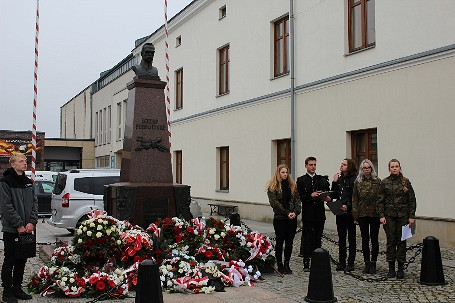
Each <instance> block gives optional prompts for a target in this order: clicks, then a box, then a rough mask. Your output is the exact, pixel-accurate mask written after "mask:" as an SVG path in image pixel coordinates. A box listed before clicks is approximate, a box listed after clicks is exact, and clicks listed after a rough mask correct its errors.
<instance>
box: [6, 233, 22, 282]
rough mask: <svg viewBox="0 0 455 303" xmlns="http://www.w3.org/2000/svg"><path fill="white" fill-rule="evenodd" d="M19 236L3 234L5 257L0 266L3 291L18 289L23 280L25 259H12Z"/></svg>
mask: <svg viewBox="0 0 455 303" xmlns="http://www.w3.org/2000/svg"><path fill="white" fill-rule="evenodd" d="M17 241H19V234H16V233H8V232H4V233H3V242H4V247H5V257H4V259H3V265H2V286H3V288H4V289H11V288H12V287H14V288H20V287H21V285H22V280H23V278H24V270H25V263H26V262H27V259H17V258H15V257H14V255H15V250H16V245H17Z"/></svg>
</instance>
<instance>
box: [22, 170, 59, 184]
mask: <svg viewBox="0 0 455 303" xmlns="http://www.w3.org/2000/svg"><path fill="white" fill-rule="evenodd" d="M57 174H58V173H57V172H55V171H49V170H36V171H35V178H36V179H35V180H41V181H52V182H55V180H57ZM25 175H26V176H27V177H29V178H30V179H31V178H32V171H31V170H27V171H26V172H25Z"/></svg>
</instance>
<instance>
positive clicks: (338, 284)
mask: <svg viewBox="0 0 455 303" xmlns="http://www.w3.org/2000/svg"><path fill="white" fill-rule="evenodd" d="M244 221H245V222H246V223H247V224H248V225H249V226H250V227H251V228H253V229H255V230H258V231H260V232H262V233H265V234H268V235H269V236H271V237H273V228H272V227H271V224H267V223H261V222H254V221H247V220H244ZM60 234H62V235H64V234H67V233H66V232H65V231H62V230H58V229H52V228H51V227H49V226H48V225H47V224H43V225H40V226H39V231H38V236H39V239H38V241H39V242H40V239H41V242H43V241H44V242H46V241H50V239H55V237H56V236H61V235H60ZM358 234H360V233H358ZM325 236H326V237H327V238H329V239H332V240H337V237H336V234H334V233H330V232H326V233H325ZM299 245H300V234H298V235H297V237H296V239H295V242H294V256H293V258H292V259H291V268H292V269H293V270H294V274H292V275H285V276H284V277H280V276H279V275H277V274H275V273H271V274H264V275H263V276H264V279H265V280H264V281H263V282H259V283H256V287H239V288H234V287H230V288H226V292H221V293H213V294H199V295H189V294H167V293H164V294H163V298H164V302H165V303H174V302H175V303H177V302H178V303H191V302H197V303H203V302H210V303H212V302H215V303H217V302H220V303H222V302H229V303H237V302H239V303H240V302H242V303H245V302H248V303H256V302H264V303H265V302H272V301H277V302H280V303H291V302H305V301H304V298H305V296H306V295H307V294H308V281H309V273H307V272H303V270H302V260H301V258H298V257H297V253H298V247H299ZM358 247H360V237H358ZM323 248H324V249H326V250H327V251H328V252H329V253H330V255H332V256H335V257H336V256H337V255H338V248H337V246H336V245H335V244H334V243H332V242H330V241H328V240H325V239H324V240H323ZM384 249H385V243H384V242H383V241H382V242H381V243H380V251H384ZM416 251H417V249H414V250H412V251H408V254H407V257H408V260H409V259H410V257H412V256H414V254H415V252H416ZM441 255H442V261H443V264H444V274H445V281H446V282H447V284H446V285H444V286H425V285H422V284H420V283H419V279H420V261H421V255H419V256H418V257H417V258H416V260H415V262H414V263H412V264H410V265H409V267H408V268H407V270H406V272H405V275H406V276H405V279H403V280H397V279H390V280H387V281H382V282H367V281H361V280H359V279H358V278H355V277H353V276H350V275H347V274H344V273H342V272H337V271H335V265H334V264H333V263H332V282H333V292H334V296H335V297H336V298H337V300H338V302H346V303H351V302H380V303H382V302H384V303H385V302H387V303H389V302H400V303H401V302H455V249H441ZM2 261H3V243H0V262H2ZM362 261H363V259H362V255H361V253H357V260H356V264H355V266H356V268H355V271H354V272H353V274H354V275H355V276H361V277H364V278H373V279H380V278H381V277H383V276H385V274H386V273H387V267H386V266H387V264H386V262H385V256H384V255H380V256H379V261H378V273H377V274H376V275H363V276H362V269H363V262H362ZM42 265H43V261H42V260H41V259H40V258H38V257H36V258H32V259H29V261H28V263H27V267H26V277H30V276H31V275H32V273H33V272H36V271H37V270H38V269H39V268H40V267H41V266H42ZM130 295H131V297H130V298H126V299H124V300H106V301H103V302H112V303H119V302H124V303H132V302H134V301H135V299H134V296H135V294H134V293H130ZM89 301H90V300H88V299H69V298H48V297H44V298H42V297H39V296H38V295H33V299H32V300H30V301H27V302H30V303H34V302H40V303H43V302H66V303H67V302H77V303H79V302H81V303H82V302H89Z"/></svg>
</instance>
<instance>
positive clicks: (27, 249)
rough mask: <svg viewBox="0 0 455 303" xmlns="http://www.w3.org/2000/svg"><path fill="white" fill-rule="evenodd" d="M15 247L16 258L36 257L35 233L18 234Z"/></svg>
mask: <svg viewBox="0 0 455 303" xmlns="http://www.w3.org/2000/svg"><path fill="white" fill-rule="evenodd" d="M18 238H19V239H18V241H17V244H16V249H15V257H16V258H17V259H27V258H33V257H36V235H35V233H26V234H19V237H18Z"/></svg>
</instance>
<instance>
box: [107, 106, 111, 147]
mask: <svg viewBox="0 0 455 303" xmlns="http://www.w3.org/2000/svg"><path fill="white" fill-rule="evenodd" d="M111 135H112V107H111V106H110V105H109V106H108V107H107V143H108V144H110V143H111Z"/></svg>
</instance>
